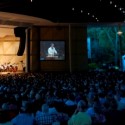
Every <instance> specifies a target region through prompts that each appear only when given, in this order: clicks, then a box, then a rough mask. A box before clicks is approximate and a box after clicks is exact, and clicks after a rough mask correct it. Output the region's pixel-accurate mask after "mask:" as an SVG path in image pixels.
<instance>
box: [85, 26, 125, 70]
mask: <svg viewBox="0 0 125 125" xmlns="http://www.w3.org/2000/svg"><path fill="white" fill-rule="evenodd" d="M118 28H119V27H118V26H98V27H97V26H93V27H88V30H87V34H88V37H90V39H91V52H92V53H91V57H92V60H93V63H96V64H89V65H90V66H89V67H91V68H95V67H97V64H98V65H99V64H100V63H112V62H113V63H115V62H118V61H119V59H120V57H119V55H120V51H121V52H122V54H123V55H124V54H125V42H124V41H125V33H124V32H125V27H124V26H122V28H121V30H122V32H123V34H122V41H121V43H122V46H121V49H122V50H120V47H119V46H120V43H119V36H118V34H117V32H118Z"/></svg>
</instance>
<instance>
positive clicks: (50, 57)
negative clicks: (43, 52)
mask: <svg viewBox="0 0 125 125" xmlns="http://www.w3.org/2000/svg"><path fill="white" fill-rule="evenodd" d="M46 60H58V56H46Z"/></svg>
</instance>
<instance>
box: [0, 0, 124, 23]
mask: <svg viewBox="0 0 125 125" xmlns="http://www.w3.org/2000/svg"><path fill="white" fill-rule="evenodd" d="M0 11H3V12H12V13H19V14H25V15H31V16H35V17H40V18H44V19H48V20H51V21H54V22H59V23H95V22H100V23H103V22H104V23H111V22H124V21H125V4H124V0H112V1H110V0H72V1H68V0H58V1H57V0H56V1H55V0H44V1H43V0H0Z"/></svg>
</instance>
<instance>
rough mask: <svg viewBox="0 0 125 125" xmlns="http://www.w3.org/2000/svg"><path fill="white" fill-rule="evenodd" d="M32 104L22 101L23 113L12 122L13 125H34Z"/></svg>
mask: <svg viewBox="0 0 125 125" xmlns="http://www.w3.org/2000/svg"><path fill="white" fill-rule="evenodd" d="M30 106H31V104H30V103H29V102H28V101H22V107H21V112H20V113H19V114H18V115H17V116H16V117H14V118H13V119H12V120H11V122H12V123H13V125H34V124H35V119H34V116H33V114H32V113H31V107H30Z"/></svg>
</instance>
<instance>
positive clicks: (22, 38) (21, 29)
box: [14, 27, 26, 56]
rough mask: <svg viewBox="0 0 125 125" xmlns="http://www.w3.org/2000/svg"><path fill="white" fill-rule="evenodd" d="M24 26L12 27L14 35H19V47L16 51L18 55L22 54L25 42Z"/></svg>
mask: <svg viewBox="0 0 125 125" xmlns="http://www.w3.org/2000/svg"><path fill="white" fill-rule="evenodd" d="M25 29H26V28H25V27H16V28H14V34H15V36H16V37H20V43H19V49H18V52H17V55H18V56H22V55H23V53H24V50H25V43H26V33H25Z"/></svg>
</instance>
